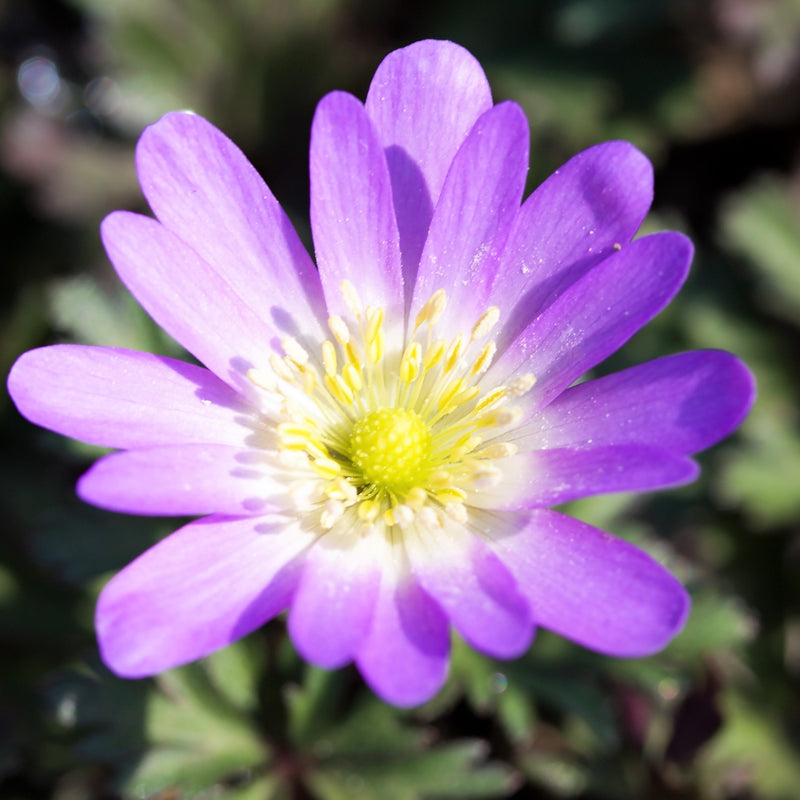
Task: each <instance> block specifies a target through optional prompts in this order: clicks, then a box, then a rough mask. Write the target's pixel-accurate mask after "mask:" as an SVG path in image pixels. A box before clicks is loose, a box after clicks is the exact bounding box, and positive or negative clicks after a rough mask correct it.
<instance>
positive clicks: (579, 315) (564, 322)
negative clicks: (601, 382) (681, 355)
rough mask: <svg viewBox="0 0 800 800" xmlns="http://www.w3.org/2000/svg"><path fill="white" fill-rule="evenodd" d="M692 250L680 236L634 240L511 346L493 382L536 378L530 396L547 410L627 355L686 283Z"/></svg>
mask: <svg viewBox="0 0 800 800" xmlns="http://www.w3.org/2000/svg"><path fill="white" fill-rule="evenodd" d="M692 252H693V251H692V245H691V242H690V241H689V240H688V239H687V238H686V237H685V236H683V235H681V234H679V233H671V232H670V233H656V234H653V235H652V236H646V237H644V238H642V239H636V240H635V241H633V242H632V243H631V244H630V245H629V246H628V247H625V248H623V249H622V250H620V251H619V252H617V253H614V254H613V255H611V256H609V257H608V258H607V259H605V261H603V262H601V263H600V264H598V265H597V266H596V267H595V268H594V269H592V270H591V271H590V272H588V273H587V274H586V275H584V276H583V277H582V278H581V279H580V280H578V281H576V282H575V283H573V284H572V285H571V286H570V287H569V288H568V289H567V290H566V291H565V292H564V293H563V294H561V295H560V296H559V297H558V299H557V300H555V301H554V302H553V303H552V304H551V305H549V306H548V307H547V308H546V309H545V310H544V311H543V312H542V314H541V315H540V316H539V317H537V318H536V319H535V320H533V322H531V324H530V325H529V326H528V327H527V328H526V329H525V330H524V331H523V332H522V334H521V335H520V336H519V337H518V338H517V339H516V340H515V341H513V343H511V344H510V346H509V347H508V349H507V350H505V352H502V351H503V349H504V348H505V346H506V341H507V340H506V339H505V336H506V334H505V330H504V331H503V332H502V333H501V336H500V341H499V342H498V345H499V347H500V350H501V352H502V355H500V356H499V357H498V359H497V360H496V361H495V363H494V364H493V365H492V367H491V369H490V372H489V373H488V374H489V375H492V376H497V377H498V378H500V379H501V380H513V379H514V378H515V377H516V376H519V375H521V374H529V373H530V374H532V375H533V376H534V377H535V379H536V383H535V385H534V386H533V389H531V390H530V392H529V393H528V394H527V396H526V400H527V402H528V404H529V407H530V408H536V409H538V408H542V407H544V406H546V405H547V404H548V403H549V402H550V401H552V400H553V399H554V398H555V397H556V396H558V395H559V394H560V393H561V392H563V391H564V389H566V388H567V387H568V386H569V385H570V384H571V383H573V382H574V381H576V380H577V379H578V378H580V377H581V376H582V375H583V374H584V373H585V372H587V370H589V369H591V368H592V367H594V366H596V365H597V364H599V363H600V362H601V361H603V360H604V359H605V358H607V357H608V356H609V355H611V353H613V352H614V351H615V350H617V349H618V348H619V347H621V346H622V345H623V344H624V343H625V342H626V341H627V340H628V339H629V338H630V337H631V336H633V334H634V333H636V331H638V330H639V329H640V328H641V327H642V326H643V325H644V324H645V323H647V322H649V321H650V320H651V319H652V318H653V317H654V316H655V315H656V314H657V313H658V312H659V311H661V310H662V309H663V308H664V306H666V305H667V303H669V301H670V300H671V299H672V298H673V296H674V295H675V293H676V292H677V291H678V289H679V288H680V287H681V284H682V283H683V281H684V280H685V279H686V275H687V273H688V270H689V263H690V261H691V257H692Z"/></svg>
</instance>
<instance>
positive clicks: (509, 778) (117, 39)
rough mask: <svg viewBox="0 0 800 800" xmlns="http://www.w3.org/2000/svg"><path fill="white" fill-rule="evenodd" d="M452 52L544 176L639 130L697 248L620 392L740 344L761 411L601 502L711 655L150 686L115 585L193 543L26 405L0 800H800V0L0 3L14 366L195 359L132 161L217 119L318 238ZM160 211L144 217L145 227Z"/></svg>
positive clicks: (6, 472) (0, 569)
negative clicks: (341, 97)
mask: <svg viewBox="0 0 800 800" xmlns="http://www.w3.org/2000/svg"><path fill="white" fill-rule="evenodd" d="M425 37H439V38H450V39H453V40H455V41H457V42H460V43H461V44H463V45H465V46H466V47H468V48H469V49H470V50H472V52H473V53H474V54H475V55H476V56H477V57H478V59H479V60H480V61H481V62H482V64H483V65H484V67H485V69H486V71H487V73H488V75H489V79H490V81H491V84H492V87H493V90H494V96H495V100H497V101H499V100H502V99H506V98H511V99H513V100H516V101H517V102H519V103H521V104H522V106H523V107H524V108H525V110H526V112H527V114H528V118H529V120H530V123H531V131H532V156H531V173H530V186H531V187H532V186H535V185H536V184H537V183H538V182H539V181H540V180H541V179H542V178H544V177H545V176H546V175H547V174H549V173H550V172H551V171H552V170H553V169H554V168H556V167H557V166H559V164H560V163H562V162H563V161H564V160H566V159H567V158H568V157H569V156H571V155H572V154H573V153H575V152H576V151H577V150H579V149H581V148H583V147H586V146H588V145H590V144H593V143H595V142H598V141H602V140H607V139H612V138H626V139H629V140H631V141H632V142H634V143H635V144H636V145H637V146H639V147H640V148H641V149H642V150H644V151H645V152H646V153H647V154H648V155H649V156H650V158H651V159H652V161H653V162H654V164H655V167H656V175H657V180H656V204H655V207H654V210H653V213H652V215H651V217H650V218H649V219H648V222H647V224H646V228H647V229H648V230H656V229H662V228H677V229H681V230H684V231H686V232H687V233H689V235H691V236H692V238H693V239H694V241H695V243H696V245H697V256H696V259H695V263H694V268H693V273H692V276H691V278H690V280H689V283H688V284H687V286H686V288H685V290H684V291H683V292H682V294H681V295H680V296H679V298H678V299H677V300H676V301H675V302H674V303H673V304H672V305H671V306H670V308H669V309H668V310H667V311H666V312H664V313H663V314H662V315H661V316H660V317H659V318H658V319H657V320H656V321H655V322H654V323H653V324H651V325H650V326H648V328H647V329H646V330H645V331H643V332H642V333H641V334H639V335H638V336H636V337H635V338H634V339H633V340H632V341H631V342H630V343H629V345H627V346H626V347H625V349H624V350H623V351H622V352H621V353H620V354H618V355H617V356H615V357H614V358H613V359H612V361H611V362H610V363H609V364H608V365H606V366H604V369H612V368H618V367H620V366H624V365H626V364H629V363H635V362H638V361H641V360H644V359H648V358H652V357H655V356H658V355H664V354H666V353H670V352H675V351H679V350H683V349H690V348H695V347H722V348H725V349H729V350H732V351H734V352H736V353H738V354H739V355H740V356H741V357H742V358H744V359H745V360H746V361H747V362H748V364H749V365H750V366H751V367H752V369H753V370H754V372H755V373H756V376H757V379H758V382H759V393H760V394H759V401H758V403H757V405H756V407H755V409H754V410H753V412H752V414H751V416H750V418H749V419H748V421H747V422H746V423H745V425H744V426H743V427H742V429H741V431H740V432H739V433H738V434H737V435H736V436H734V437H732V438H731V439H729V440H728V441H726V442H725V443H723V444H721V445H719V446H718V447H717V448H715V449H714V450H712V451H710V452H708V453H705V454H703V455H702V456H701V461H702V464H703V467H704V471H703V477H702V478H701V479H700V480H699V481H698V482H697V483H695V484H693V485H692V486H690V487H688V488H684V489H681V490H677V491H671V492H665V493H662V494H660V495H653V496H648V497H633V496H628V495H622V496H613V497H606V498H597V499H592V500H587V501H582V502H580V503H575V504H573V505H572V508H571V509H570V511H571V512H572V513H574V514H576V515H578V516H581V517H582V518H584V519H586V520H588V521H591V522H592V523H593V524H595V525H598V526H601V527H605V528H606V529H607V530H611V531H613V532H614V533H616V534H618V535H620V536H624V537H626V538H628V539H630V540H632V541H635V542H636V543H637V544H639V545H640V546H642V547H644V548H645V549H647V550H649V551H650V552H651V553H654V554H655V555H656V556H657V557H658V558H659V559H661V560H662V561H663V562H664V563H666V564H667V565H668V566H669V567H670V569H672V570H673V571H674V572H675V573H676V574H677V575H678V576H679V577H680V578H681V579H682V580H683V581H684V583H685V584H686V585H687V586H688V587H689V589H690V591H691V592H692V595H693V598H694V611H693V615H692V617H691V620H690V622H689V624H688V626H687V628H686V630H685V632H684V633H683V634H682V635H681V636H680V637H678V639H676V640H675V642H674V643H673V644H672V645H671V646H670V647H669V648H667V650H665V651H664V652H663V653H662V654H660V655H658V656H657V657H654V658H651V659H646V660H640V661H617V660H613V659H608V658H603V657H600V656H597V655H594V654H592V653H588V652H586V651H584V650H581V649H580V648H578V647H576V646H573V645H571V644H569V643H567V642H565V641H563V640H561V639H558V638H557V637H555V636H550V635H548V634H546V633H542V634H540V635H539V637H538V638H537V641H536V642H535V643H534V646H533V648H532V649H531V651H530V653H529V654H527V655H526V656H525V657H523V658H521V659H519V660H518V661H515V662H507V663H503V662H494V661H492V660H490V659H486V658H484V657H482V656H480V655H477V654H475V653H473V652H471V651H469V650H468V649H467V648H465V647H463V646H461V645H460V644H458V643H456V645H455V653H454V660H453V668H452V677H451V680H450V681H449V683H448V685H447V687H446V688H445V690H444V691H443V692H442V693H441V694H440V695H439V696H438V697H437V698H436V699H435V700H433V701H432V702H431V703H430V704H429V705H427V706H425V707H423V708H421V709H418V710H415V711H411V712H408V711H405V712H402V711H398V710H396V709H392V708H390V707H388V706H386V705H384V704H382V703H380V702H379V701H377V700H376V699H375V698H374V697H372V696H371V694H370V693H369V692H368V691H367V690H366V689H365V688H364V686H363V684H362V683H361V680H360V678H359V677H358V674H357V673H356V671H355V670H353V669H345V670H342V671H339V672H335V673H325V672H322V671H320V670H316V669H313V668H309V667H307V666H305V665H303V664H302V663H301V662H300V661H299V660H298V658H297V656H296V655H295V653H294V652H293V650H292V648H291V646H290V644H289V643H288V640H287V639H286V636H285V631H284V627H283V623H282V622H281V621H280V620H278V621H276V622H273V623H271V624H270V625H268V626H266V628H265V629H263V630H262V631H259V632H257V633H256V634H254V635H252V636H251V637H249V638H248V639H247V640H245V641H243V642H241V643H239V644H237V645H235V646H233V647H231V648H228V649H227V650H225V651H222V652H221V653H218V654H216V655H215V656H213V657H211V658H209V659H207V660H206V661H204V662H203V663H201V664H198V665H193V666H191V667H188V668H184V669H181V670H176V671H173V672H171V673H169V674H166V675H164V676H162V677H160V678H159V679H157V680H153V681H139V682H124V681H120V680H117V679H115V678H113V677H112V676H111V675H110V674H109V673H108V672H107V671H105V670H104V668H103V667H102V666H101V665H100V663H99V661H98V657H97V652H96V647H95V643H94V636H93V632H92V609H93V603H94V598H95V597H96V595H97V592H98V590H99V588H100V587H101V586H102V585H103V582H104V581H105V580H106V579H107V578H108V577H109V576H110V575H111V574H113V572H114V571H116V570H118V569H119V568H121V567H122V566H123V565H124V564H125V563H126V562H127V561H128V560H129V559H130V558H132V557H133V556H134V555H136V554H137V553H139V552H141V551H142V550H143V549H144V548H145V547H147V546H148V544H150V543H151V542H153V541H155V540H157V539H158V538H159V537H161V536H163V535H164V534H165V533H167V532H169V530H171V529H172V528H174V527H176V523H175V521H174V520H152V519H138V518H132V517H124V516H121V515H113V514H108V513H104V512H101V511H98V510H96V509H93V508H89V507H87V506H84V505H83V504H81V503H80V502H79V501H78V500H76V499H75V497H74V491H73V486H74V482H75V479H76V478H77V477H78V476H79V475H80V473H81V472H82V471H83V470H84V469H85V468H86V467H87V465H88V464H89V463H90V462H91V460H92V459H93V458H95V457H96V456H97V455H98V451H97V450H96V449H95V448H91V447H88V446H85V445H81V444H79V443H76V442H72V441H69V440H65V439H62V438H61V437H58V436H55V435H53V434H50V433H47V432H45V431H42V430H40V429H37V428H35V427H33V426H31V425H29V424H27V423H26V422H25V421H24V420H22V419H21V417H19V415H18V414H17V413H16V411H15V410H14V409H13V407H12V406H11V403H10V401H9V400H8V397H7V396H6V395H5V394H3V395H2V396H0V417H2V439H1V440H0V503H2V507H1V508H0V526H2V530H1V532H0V797H2V798H9V799H11V798H14V799H15V800H28V799H29V798H53V799H54V800H86V799H88V798H120V797H121V798H142V797H153V798H160V800H177V799H178V798H224V799H225V800H256V799H257V798H264V799H266V798H297V799H298V800H305V799H306V798H320V799H321V800H340V799H341V800H366V799H367V798H374V799H375V800H412V799H413V798H436V797H450V798H468V797H502V796H511V797H514V798H520V799H522V798H541V799H543V800H548V799H549V798H580V799H581V800H590V799H591V800H595V799H598V800H599V799H601V798H603V799H604V798H608V799H609V800H641V799H642V798H644V799H645V800H647V799H648V798H657V799H660V798H664V799H667V798H676V799H678V798H680V799H681V800H691V799H694V798H698V800H750V799H751V798H752V799H753V800H795V799H796V798H797V797H800V757H799V756H800V750H799V749H798V734H799V733H800V704H798V685H797V679H798V673H800V583H799V582H798V577H799V576H800V547H798V544H799V542H798V531H799V527H798V519H800V429H799V428H798V377H799V376H798V361H799V360H800V359H798V355H799V351H798V316H799V315H800V147H799V145H800V137H799V136H798V134H799V133H800V2H798V0H782V1H780V2H771V1H770V0H696V1H695V2H693V1H692V0H685V1H683V2H681V1H680V0H648V1H647V2H644V1H643V0H539V1H538V2H537V1H536V0H495V2H484V1H483V0H458V1H456V0H449V2H448V1H447V0H430V2H421V0H405V2H401V1H400V0H388V2H382V3H377V2H368V0H295V1H294V2H290V1H289V0H287V1H286V2H283V1H282V0H232V1H231V2H215V0H70V1H69V2H68V1H67V0H62V2H56V1H55V0H52V1H51V2H45V0H0V235H1V236H2V251H1V252H2V256H1V258H2V261H1V262H0V264H1V265H2V269H0V282H2V283H1V285H0V304H2V312H0V367H1V368H2V370H0V371H2V372H3V374H5V373H7V371H8V369H9V368H10V366H11V364H12V363H13V361H14V359H15V358H16V357H17V356H18V355H19V353H20V352H22V351H23V350H26V349H28V348H31V347H34V346H37V345H41V344H45V343H49V342H56V341H78V342H85V343H94V344H114V345H122V346H127V347H133V348H138V349H144V350H152V351H156V352H162V353H168V354H178V355H180V351H179V350H178V348H177V347H176V345H175V344H174V343H172V342H170V341H169V340H168V339H167V338H166V337H165V336H164V335H163V334H161V333H160V332H159V331H158V330H157V329H156V328H155V326H154V325H153V324H152V323H151V322H150V321H149V320H148V319H147V318H146V316H145V315H144V313H143V312H142V311H141V310H140V309H139V308H138V307H137V306H136V304H135V303H134V302H133V301H132V300H131V299H130V298H129V297H128V296H127V295H126V294H125V292H124V291H123V290H122V289H121V287H120V285H119V283H118V282H117V280H116V278H115V277H114V274H113V271H112V270H111V268H110V265H109V264H108V262H107V260H106V258H105V256H104V254H103V252H102V249H101V247H100V242H99V237H98V233H97V229H98V224H99V222H100V220H101V219H102V217H103V216H104V215H105V214H106V213H108V212H109V211H111V210H113V209H115V208H131V209H142V199H141V196H140V193H139V191H138V187H137V184H136V178H135V174H134V169H133V157H132V152H133V150H132V149H133V145H134V143H135V140H136V138H137V136H138V134H139V132H140V131H141V129H142V128H143V126H144V125H146V124H148V123H150V122H152V121H154V120H155V119H157V118H158V117H159V116H160V115H161V114H162V113H163V112H165V111H168V110H171V109H174V108H192V109H194V110H195V111H197V112H199V113H201V114H203V115H204V116H206V117H208V118H209V119H210V120H212V121H213V122H214V123H215V124H216V125H218V126H219V127H221V128H222V129H223V130H225V131H226V132H227V133H228V134H229V135H230V136H231V137H232V138H233V139H234V140H235V141H237V142H238V143H239V144H240V145H241V146H242V147H243V149H244V150H245V152H246V153H247V154H248V155H249V156H250V158H251V159H252V160H253V162H254V163H255V164H256V166H257V167H258V169H259V170H260V171H261V173H262V174H263V175H264V176H265V178H266V179H267V181H268V183H269V184H270V186H271V188H272V189H273V191H274V192H275V194H276V196H277V197H278V199H279V200H281V202H282V203H283V204H284V206H285V207H286V208H287V210H288V212H289V214H290V215H291V217H292V218H293V220H294V221H295V223H296V225H297V227H298V229H299V230H300V231H301V232H302V233H303V235H304V236H305V237H306V239H307V240H308V225H307V217H308V178H307V153H308V135H309V127H310V122H311V117H312V114H313V111H314V106H315V104H316V102H317V100H318V99H319V98H320V97H321V96H322V95H323V94H324V93H325V92H326V91H328V90H331V89H334V88H340V89H347V90H349V91H352V92H354V93H355V94H357V95H358V96H360V97H362V98H363V96H364V94H365V92H366V89H367V86H368V84H369V79H370V77H371V74H372V72H373V71H374V69H375V67H376V66H377V64H378V63H379V62H380V60H381V59H382V57H383V56H384V55H385V54H386V53H387V52H388V51H389V50H391V49H393V48H395V47H399V46H402V45H404V44H408V43H409V42H411V41H413V40H415V39H419V38H425ZM142 210H143V209H142Z"/></svg>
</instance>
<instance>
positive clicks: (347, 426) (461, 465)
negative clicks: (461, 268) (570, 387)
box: [248, 281, 534, 533]
mask: <svg viewBox="0 0 800 800" xmlns="http://www.w3.org/2000/svg"><path fill="white" fill-rule="evenodd" d="M341 291H342V296H343V297H344V300H345V304H346V305H347V308H348V309H349V311H350V316H349V317H348V319H347V320H345V319H344V318H342V317H339V316H334V317H331V318H330V319H329V321H328V326H329V328H330V331H331V334H332V339H331V340H325V341H324V342H322V344H321V347H320V351H319V356H318V357H317V358H314V357H313V356H312V355H311V354H310V353H309V352H308V351H307V350H306V348H305V347H303V346H302V345H301V344H300V343H299V342H298V341H297V340H295V339H291V338H290V339H284V340H283V341H282V342H281V345H282V347H283V351H284V356H283V357H280V356H278V355H277V354H273V355H272V357H271V358H270V364H271V366H272V369H271V371H270V372H268V373H264V372H260V371H256V370H251V371H250V372H249V373H248V376H249V378H250V380H251V381H252V382H253V383H254V384H255V385H256V386H257V387H259V389H261V390H263V391H265V392H266V393H267V395H268V397H269V398H270V400H271V402H267V403H266V405H267V406H270V407H272V408H273V409H277V411H274V412H272V413H271V414H270V416H271V417H272V418H273V419H274V420H275V422H276V423H277V424H276V430H277V438H278V442H277V443H278V454H279V456H280V457H281V458H282V462H283V463H285V464H286V467H287V469H286V473H287V476H288V493H289V495H290V496H291V497H294V498H295V499H296V501H297V503H298V504H299V505H302V506H303V508H304V510H306V511H310V512H311V513H318V514H319V517H318V521H319V525H320V526H321V527H322V528H323V529H328V528H332V527H333V526H334V525H336V524H337V523H338V522H339V521H340V520H344V521H345V524H350V525H358V526H361V529H362V531H363V532H364V533H367V532H368V531H370V530H372V529H374V528H376V527H380V526H383V527H394V526H398V527H400V528H403V527H405V526H407V525H410V524H412V523H415V522H417V523H419V524H420V525H421V526H422V527H426V526H427V527H431V526H435V527H441V526H442V525H443V524H444V516H443V515H446V516H448V517H450V518H453V519H455V520H457V521H460V522H464V521H466V519H467V518H468V505H469V498H470V496H471V495H472V494H473V493H475V492H481V491H485V490H486V488H487V487H491V486H493V485H496V484H497V483H498V482H499V481H500V480H501V479H502V469H501V468H500V466H499V465H498V462H499V461H501V460H502V459H503V458H507V457H508V456H511V455H513V454H514V453H515V452H516V446H515V445H514V444H513V443H512V442H509V441H505V440H504V438H503V437H506V436H507V435H508V433H509V431H510V430H511V429H512V428H513V426H514V425H515V423H516V422H517V421H518V420H519V418H520V415H521V412H520V410H519V409H518V408H514V407H513V406H509V405H508V403H509V400H512V399H513V398H516V397H519V396H520V395H522V394H524V393H525V392H527V391H528V390H529V389H530V388H531V387H532V386H533V384H534V377H533V375H522V376H519V377H517V378H515V379H514V380H513V381H511V382H510V383H507V384H504V385H500V386H497V385H492V386H489V387H486V386H483V385H482V381H481V379H482V376H483V375H484V373H485V372H486V370H488V368H489V365H490V364H491V362H492V359H493V357H494V354H495V351H496V349H497V348H496V345H495V343H494V342H493V341H491V340H487V339H488V334H489V333H490V332H491V330H492V328H493V327H494V326H495V324H496V323H497V321H498V319H499V316H500V312H499V310H498V309H497V308H496V307H491V308H489V309H487V310H486V312H485V313H483V314H482V315H481V316H480V317H479V318H478V320H477V321H476V322H475V324H474V325H473V326H472V328H471V330H470V332H469V334H466V335H465V334H458V335H457V336H455V337H453V338H451V339H449V340H448V339H446V338H443V337H441V336H437V335H436V334H437V323H438V322H439V320H440V318H441V316H442V313H443V311H444V308H445V304H446V302H447V296H446V294H445V292H444V291H443V290H442V289H439V290H438V291H436V292H434V293H433V295H431V297H430V298H429V299H428V301H427V302H426V303H425V304H424V305H423V306H422V308H421V309H420V311H419V313H418V314H417V316H416V318H415V320H414V325H413V328H411V329H410V331H409V332H408V333H407V334H405V336H403V334H402V333H401V332H398V331H397V330H395V329H394V328H395V327H399V326H398V325H397V323H395V325H394V326H392V328H390V330H389V331H388V336H389V337H390V338H391V336H393V335H395V334H397V335H398V336H399V337H400V338H401V341H399V342H392V341H390V346H389V347H388V348H387V346H386V338H387V331H386V330H385V326H384V311H383V309H381V308H378V307H376V306H367V307H366V308H364V307H363V306H362V304H361V300H360V298H359V296H358V293H357V292H356V289H355V287H354V286H353V285H352V284H351V283H349V282H348V281H343V282H342V285H341Z"/></svg>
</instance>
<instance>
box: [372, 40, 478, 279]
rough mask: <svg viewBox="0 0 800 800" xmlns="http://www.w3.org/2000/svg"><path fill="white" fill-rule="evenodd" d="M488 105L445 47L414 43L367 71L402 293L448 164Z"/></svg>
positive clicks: (471, 66)
mask: <svg viewBox="0 0 800 800" xmlns="http://www.w3.org/2000/svg"><path fill="white" fill-rule="evenodd" d="M491 105H492V95H491V91H490V89H489V84H488V82H487V80H486V76H485V75H484V73H483V69H482V68H481V65H480V64H479V63H478V61H477V60H476V59H475V57H474V56H473V55H472V54H471V53H469V52H467V51H466V50H465V49H464V48H463V47H459V45H457V44H453V43H452V42H437V41H424V42H415V43H414V44H412V45H409V46H408V47H404V48H402V49H400V50H395V51H394V52H392V53H390V54H389V55H388V56H386V58H385V59H384V60H383V62H382V63H381V65H380V66H379V67H378V69H377V71H376V72H375V77H374V78H373V79H372V83H371V84H370V88H369V93H368V94H367V101H366V109H367V113H368V114H369V116H370V117H371V118H372V121H373V122H374V123H375V127H376V129H377V131H378V137H379V138H380V141H381V144H382V145H383V147H384V148H385V149H386V160H387V162H388V164H389V173H390V175H391V181H392V189H393V197H394V208H395V212H396V215H397V223H398V227H399V231H400V244H401V251H402V254H403V274H404V275H405V278H406V288H407V289H409V288H410V287H413V285H414V278H415V275H416V271H417V263H418V262H419V258H420V255H421V253H422V246H423V244H424V243H425V237H426V236H427V233H428V225H429V224H430V220H431V216H432V214H433V209H434V206H435V205H436V203H437V202H438V200H439V192H440V191H441V188H442V184H443V183H444V179H445V175H446V174H447V171H448V169H449V168H450V163H451V162H452V160H453V158H454V156H455V154H456V151H457V150H458V148H459V147H460V146H461V143H462V142H463V141H464V139H465V138H466V136H467V134H468V133H469V131H470V129H471V128H472V126H473V125H474V124H475V122H476V121H477V119H478V117H479V116H480V115H481V114H483V112H484V111H488V110H489V108H491Z"/></svg>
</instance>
